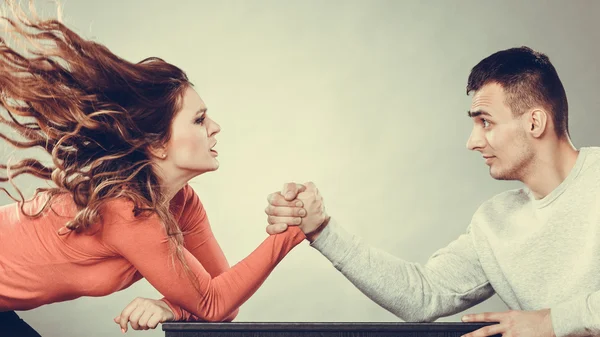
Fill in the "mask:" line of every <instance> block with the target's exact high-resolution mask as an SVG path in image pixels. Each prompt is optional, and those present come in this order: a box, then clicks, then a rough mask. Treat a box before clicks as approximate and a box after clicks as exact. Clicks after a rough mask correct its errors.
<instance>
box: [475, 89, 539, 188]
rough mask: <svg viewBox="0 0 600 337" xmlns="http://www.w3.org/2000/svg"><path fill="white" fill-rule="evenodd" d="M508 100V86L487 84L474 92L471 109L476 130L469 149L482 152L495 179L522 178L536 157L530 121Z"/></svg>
mask: <svg viewBox="0 0 600 337" xmlns="http://www.w3.org/2000/svg"><path fill="white" fill-rule="evenodd" d="M505 102H506V96H505V92H504V89H503V88H502V86H501V85H499V84H497V83H489V84H486V85H484V86H483V87H481V88H480V89H479V90H478V91H476V92H475V93H474V95H473V99H472V103H471V109H470V110H469V116H470V117H471V118H472V119H473V130H472V131H471V136H470V137H469V140H468V141H467V148H468V149H469V150H474V151H479V152H481V154H482V155H483V158H484V159H485V163H486V164H487V165H488V166H489V167H490V175H491V176H492V178H494V179H498V180H521V179H522V177H523V175H524V174H525V171H526V169H527V167H528V165H529V163H531V161H532V159H533V149H532V146H531V143H530V139H529V136H528V133H527V127H529V126H530V124H529V123H528V122H527V121H526V120H525V118H522V117H521V116H517V117H515V116H514V114H513V112H512V110H511V109H510V108H509V107H508V106H507V105H506V103H505ZM522 116H523V115H522Z"/></svg>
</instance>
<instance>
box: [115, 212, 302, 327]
mask: <svg viewBox="0 0 600 337" xmlns="http://www.w3.org/2000/svg"><path fill="white" fill-rule="evenodd" d="M107 206H108V207H110V211H107V212H103V218H104V230H103V236H104V240H105V243H106V245H107V246H108V247H110V248H111V249H113V250H114V251H115V252H116V253H118V254H119V255H121V256H123V257H124V258H125V259H127V260H128V261H129V262H130V263H131V264H132V265H133V266H134V267H135V268H136V269H137V270H138V271H139V272H140V273H141V274H142V275H143V276H144V277H145V278H146V279H147V280H148V281H149V282H150V284H152V285H153V286H154V287H155V288H156V289H157V290H158V291H159V292H160V293H162V294H163V295H164V296H165V297H166V298H167V299H168V301H169V302H171V303H172V304H174V305H177V306H180V307H181V308H183V309H184V310H185V311H187V312H188V313H190V314H192V315H194V316H195V317H196V318H198V319H200V320H203V321H223V320H225V319H226V318H228V316H229V315H231V314H232V313H233V312H234V311H235V310H236V309H237V308H238V307H239V306H241V305H242V304H243V303H244V302H245V301H246V300H248V298H250V296H251V295H252V294H254V292H256V290H257V289H258V288H259V287H260V285H261V284H262V283H263V282H264V281H265V279H266V278H267V277H268V275H269V274H270V273H271V271H272V270H273V269H274V268H275V266H276V265H277V264H278V263H279V261H281V260H282V259H283V257H285V255H286V254H287V253H288V252H289V251H290V250H291V249H292V248H293V247H295V246H296V245H298V244H299V243H300V242H302V240H304V238H305V236H304V234H303V233H302V231H301V230H300V229H297V228H292V229H291V230H289V231H287V232H286V233H283V234H281V235H272V236H269V237H268V238H267V239H266V240H265V241H264V242H263V243H262V244H261V245H260V246H259V247H258V248H256V249H255V250H254V251H253V252H252V253H251V254H250V255H249V256H248V257H246V258H245V259H243V260H242V261H240V262H239V263H237V264H236V265H235V266H233V267H232V268H230V269H227V270H226V271H223V272H221V273H220V274H219V275H217V276H213V275H211V273H210V272H209V271H208V269H207V268H206V267H205V266H203V264H202V263H200V261H199V260H198V259H197V258H196V257H194V254H192V253H191V251H190V250H188V249H185V248H184V249H183V254H184V258H185V261H186V263H187V265H188V266H189V267H190V269H191V271H192V274H193V278H192V279H190V277H188V274H187V273H185V271H184V268H183V265H182V263H181V262H180V261H179V260H178V259H177V258H173V255H172V254H173V253H172V251H171V249H170V247H169V242H168V239H167V236H166V233H165V231H164V229H163V226H162V225H161V223H160V221H159V219H158V217H156V216H151V217H148V218H140V219H137V218H134V217H133V215H132V213H131V209H132V205H131V203H129V202H125V201H114V202H111V204H110V205H107ZM126 210H129V211H126ZM198 215H200V214H198ZM191 248H192V249H194V247H191ZM213 249H214V248H213ZM219 250H220V249H219ZM173 262H174V263H173ZM210 269H212V271H213V272H217V270H218V268H216V267H215V266H213V267H211V268H210Z"/></svg>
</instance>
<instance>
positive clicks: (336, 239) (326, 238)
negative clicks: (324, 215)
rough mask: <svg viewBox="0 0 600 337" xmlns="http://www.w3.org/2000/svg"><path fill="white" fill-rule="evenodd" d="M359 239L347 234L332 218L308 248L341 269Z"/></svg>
mask: <svg viewBox="0 0 600 337" xmlns="http://www.w3.org/2000/svg"><path fill="white" fill-rule="evenodd" d="M359 242H360V239H359V238H358V237H356V236H355V235H353V234H350V233H348V232H347V231H346V230H344V228H342V227H341V226H340V225H338V223H337V221H336V220H335V219H334V218H333V217H332V218H331V219H330V220H329V224H327V226H326V227H325V228H324V229H323V231H322V232H321V234H319V236H318V237H317V239H316V240H315V241H313V242H312V243H311V244H310V246H311V247H313V248H315V249H316V250H318V251H319V252H321V254H323V255H324V256H325V257H327V259H329V260H330V261H331V262H332V263H333V265H334V266H336V267H341V266H342V265H343V264H344V260H345V259H346V257H347V256H348V255H349V254H350V253H351V252H352V251H353V250H354V249H355V248H356V246H357V245H358V244H359Z"/></svg>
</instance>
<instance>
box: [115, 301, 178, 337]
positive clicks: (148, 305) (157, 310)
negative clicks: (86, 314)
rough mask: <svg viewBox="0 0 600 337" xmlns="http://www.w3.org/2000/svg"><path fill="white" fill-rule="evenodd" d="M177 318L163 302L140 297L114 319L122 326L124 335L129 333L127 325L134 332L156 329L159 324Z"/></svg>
mask: <svg viewBox="0 0 600 337" xmlns="http://www.w3.org/2000/svg"><path fill="white" fill-rule="evenodd" d="M174 318H175V315H173V312H172V311H171V308H170V307H169V306H168V305H167V303H165V302H163V301H161V300H153V299H150V298H142V297H138V298H136V299H135V300H133V301H131V303H129V304H128V305H127V306H126V307H125V309H123V311H122V312H121V314H120V315H119V316H117V317H115V318H114V321H115V323H117V324H119V325H120V326H121V331H122V332H123V333H125V332H127V323H130V324H131V328H133V330H148V329H154V328H156V326H157V325H158V323H164V322H167V321H171V320H173V319H174Z"/></svg>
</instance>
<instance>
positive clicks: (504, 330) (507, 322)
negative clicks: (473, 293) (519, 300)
mask: <svg viewBox="0 0 600 337" xmlns="http://www.w3.org/2000/svg"><path fill="white" fill-rule="evenodd" d="M462 321H463V322H469V323H473V322H497V323H498V324H494V325H488V326H485V327H483V328H481V329H479V330H475V331H473V332H471V333H468V334H466V335H463V336H462V337H484V336H493V335H502V336H503V337H519V336H523V337H525V336H526V337H556V336H555V334H554V328H553V327H552V317H551V316H550V309H543V310H537V311H520V310H510V311H506V312H486V313H481V314H471V315H466V316H463V318H462Z"/></svg>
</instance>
